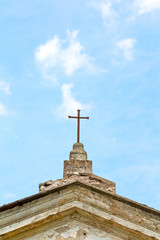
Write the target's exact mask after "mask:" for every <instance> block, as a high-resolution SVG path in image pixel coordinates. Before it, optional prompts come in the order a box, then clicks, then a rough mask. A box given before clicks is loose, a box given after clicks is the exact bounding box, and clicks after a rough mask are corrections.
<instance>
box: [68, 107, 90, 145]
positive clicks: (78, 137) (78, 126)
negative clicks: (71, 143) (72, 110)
mask: <svg viewBox="0 0 160 240" xmlns="http://www.w3.org/2000/svg"><path fill="white" fill-rule="evenodd" d="M77 111H78V116H77V117H74V116H68V117H69V118H77V143H79V139H80V119H89V117H80V111H81V110H80V109H77Z"/></svg>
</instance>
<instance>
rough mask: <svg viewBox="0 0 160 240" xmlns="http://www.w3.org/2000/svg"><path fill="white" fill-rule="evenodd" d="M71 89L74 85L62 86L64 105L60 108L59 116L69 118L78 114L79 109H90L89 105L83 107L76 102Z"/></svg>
mask: <svg viewBox="0 0 160 240" xmlns="http://www.w3.org/2000/svg"><path fill="white" fill-rule="evenodd" d="M71 88H73V84H72V83H70V84H63V85H62V88H61V90H62V104H61V106H60V107H59V108H58V110H57V112H58V115H59V116H61V117H64V118H67V117H68V115H72V114H76V112H77V109H88V108H89V105H83V104H81V103H80V102H78V101H76V100H75V99H74V97H73V96H72V93H71Z"/></svg>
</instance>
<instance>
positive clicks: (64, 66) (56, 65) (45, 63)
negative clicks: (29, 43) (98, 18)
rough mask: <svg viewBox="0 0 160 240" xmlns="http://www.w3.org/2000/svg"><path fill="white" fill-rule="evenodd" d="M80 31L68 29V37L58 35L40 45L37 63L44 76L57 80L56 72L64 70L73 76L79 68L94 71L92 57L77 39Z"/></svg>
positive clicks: (36, 53)
mask: <svg viewBox="0 0 160 240" xmlns="http://www.w3.org/2000/svg"><path fill="white" fill-rule="evenodd" d="M78 33H79V31H73V32H69V31H67V39H66V40H61V39H60V38H59V37H58V36H54V38H53V39H51V40H48V41H47V42H46V43H45V44H42V45H40V46H39V47H38V48H37V49H36V51H35V60H36V63H37V64H38V65H39V66H40V68H41V71H42V74H43V77H44V78H48V79H50V81H53V82H56V80H57V78H56V73H57V72H58V70H60V71H59V72H61V71H62V70H63V71H64V73H65V74H66V75H67V76H71V75H73V74H74V73H75V71H76V70H78V69H82V68H84V69H87V70H89V71H93V69H94V68H93V66H92V64H91V60H92V59H91V57H90V56H89V55H87V54H86V53H85V52H84V47H83V46H82V45H81V44H80V42H79V41H78V39H77V35H78Z"/></svg>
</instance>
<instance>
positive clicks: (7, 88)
mask: <svg viewBox="0 0 160 240" xmlns="http://www.w3.org/2000/svg"><path fill="white" fill-rule="evenodd" d="M0 90H1V91H3V92H5V93H6V94H7V95H10V94H11V90H10V85H9V83H6V82H5V81H3V80H0Z"/></svg>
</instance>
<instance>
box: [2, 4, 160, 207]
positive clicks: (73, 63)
mask: <svg viewBox="0 0 160 240" xmlns="http://www.w3.org/2000/svg"><path fill="white" fill-rule="evenodd" d="M159 22H160V0H132V1H127V0H115V1H112V0H99V1H98V0H97V1H96V0H88V1H84V0H81V1H78V0H77V1H73V0H68V1H66V0H60V1H59V0H54V1H52V0H46V1H42V0H39V1H37V0H34V1H30V0H17V1H13V0H1V1H0V160H1V161H0V166H1V174H0V204H1V205H2V204H5V203H8V202H12V201H15V200H17V199H20V198H23V197H27V196H29V195H32V194H35V193H37V192H38V184H39V183H41V182H45V181H47V180H50V179H52V180H56V179H58V178H62V177H63V161H64V160H67V159H68V155H69V152H70V150H71V149H72V145H73V143H74V142H76V121H75V120H71V119H68V118H67V116H68V115H72V114H76V109H77V108H80V109H82V112H81V114H82V115H83V116H89V117H90V120H89V121H88V120H85V121H82V122H81V142H83V143H84V145H85V150H86V151H87V153H88V159H90V160H93V171H94V174H96V175H99V176H101V177H104V178H107V179H109V180H112V181H114V182H116V186H117V193H118V194H119V195H122V196H125V197H127V198H130V199H133V200H135V201H137V202H141V203H144V204H147V205H149V206H151V207H154V208H156V209H160V184H159V183H160V147H159V146H160V106H159V105H160V80H159V75H160V24H159Z"/></svg>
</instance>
